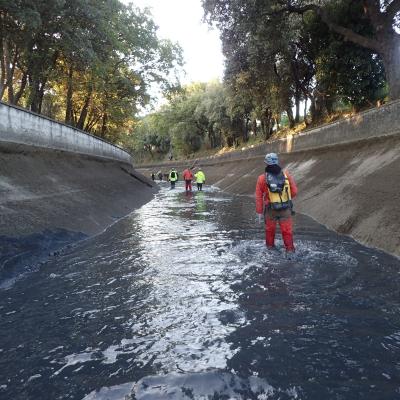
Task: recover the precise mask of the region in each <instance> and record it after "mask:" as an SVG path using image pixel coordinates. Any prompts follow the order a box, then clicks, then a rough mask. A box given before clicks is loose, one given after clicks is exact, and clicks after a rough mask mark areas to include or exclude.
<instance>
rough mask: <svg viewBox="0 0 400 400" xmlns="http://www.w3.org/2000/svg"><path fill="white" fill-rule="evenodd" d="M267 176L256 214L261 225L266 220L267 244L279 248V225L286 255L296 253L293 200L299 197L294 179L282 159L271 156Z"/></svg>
mask: <svg viewBox="0 0 400 400" xmlns="http://www.w3.org/2000/svg"><path fill="white" fill-rule="evenodd" d="M264 162H265V164H266V167H265V173H264V174H262V175H260V176H259V177H258V180H257V186H256V212H257V214H258V219H259V222H260V223H261V221H262V220H263V219H264V221H265V244H266V246H267V247H268V248H270V249H271V248H274V247H275V230H276V223H277V222H278V223H279V226H280V229H281V234H282V239H283V243H284V244H285V248H286V254H287V256H288V257H289V258H290V253H293V252H294V251H295V248H294V244H293V224H292V214H294V212H293V203H292V198H294V197H295V196H296V194H297V186H296V183H295V181H294V179H293V178H292V177H291V176H290V175H289V173H288V172H287V171H283V170H282V168H281V167H280V166H279V160H278V156H277V155H276V154H275V153H269V154H267V155H266V156H265V159H264Z"/></svg>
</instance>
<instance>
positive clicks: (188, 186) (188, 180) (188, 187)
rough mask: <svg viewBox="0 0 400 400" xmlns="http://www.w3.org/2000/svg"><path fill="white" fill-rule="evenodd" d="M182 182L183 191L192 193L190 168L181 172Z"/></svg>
mask: <svg viewBox="0 0 400 400" xmlns="http://www.w3.org/2000/svg"><path fill="white" fill-rule="evenodd" d="M182 176H183V180H184V181H185V190H186V191H187V192H191V191H192V180H193V172H192V169H191V168H190V167H187V168H186V169H185V170H184V171H183V175H182Z"/></svg>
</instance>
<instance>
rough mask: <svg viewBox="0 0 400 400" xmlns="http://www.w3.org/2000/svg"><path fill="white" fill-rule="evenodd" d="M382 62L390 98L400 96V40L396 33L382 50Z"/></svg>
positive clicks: (393, 98)
mask: <svg viewBox="0 0 400 400" xmlns="http://www.w3.org/2000/svg"><path fill="white" fill-rule="evenodd" d="M381 57H382V62H383V65H384V67H385V75H386V81H387V83H388V86H389V98H390V99H391V100H395V99H398V98H400V40H399V35H396V37H395V38H393V39H392V40H391V41H390V42H389V41H388V43H387V45H386V46H383V48H382V52H381Z"/></svg>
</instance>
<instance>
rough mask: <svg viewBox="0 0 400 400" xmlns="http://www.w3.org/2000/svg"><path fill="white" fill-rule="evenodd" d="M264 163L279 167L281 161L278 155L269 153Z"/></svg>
mask: <svg viewBox="0 0 400 400" xmlns="http://www.w3.org/2000/svg"><path fill="white" fill-rule="evenodd" d="M264 162H265V164H267V165H278V164H279V159H278V156H277V154H276V153H268V154H267V155H266V156H265V158H264Z"/></svg>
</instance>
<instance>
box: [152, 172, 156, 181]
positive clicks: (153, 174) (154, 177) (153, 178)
mask: <svg viewBox="0 0 400 400" xmlns="http://www.w3.org/2000/svg"><path fill="white" fill-rule="evenodd" d="M151 180H152V181H155V180H156V174H155V173H154V172H152V173H151Z"/></svg>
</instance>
